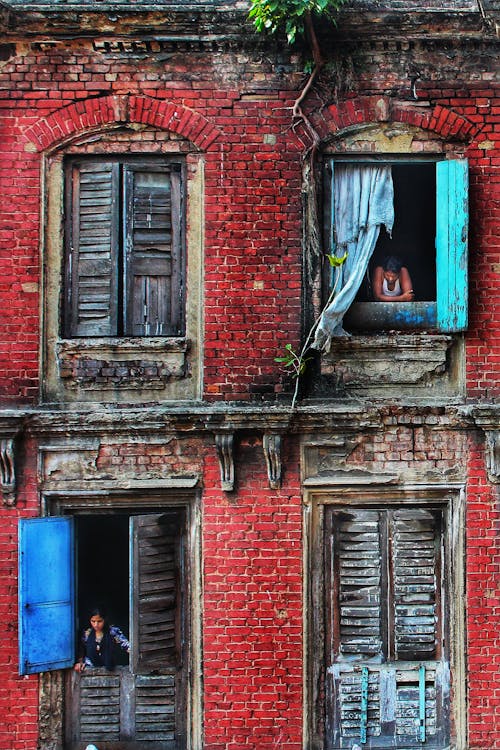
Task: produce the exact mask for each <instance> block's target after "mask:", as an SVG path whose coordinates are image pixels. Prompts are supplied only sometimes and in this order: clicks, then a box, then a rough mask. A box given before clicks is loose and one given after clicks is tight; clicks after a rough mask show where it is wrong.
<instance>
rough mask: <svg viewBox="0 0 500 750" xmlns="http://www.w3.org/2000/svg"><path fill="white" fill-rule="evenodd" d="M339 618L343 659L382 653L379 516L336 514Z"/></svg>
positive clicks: (337, 637) (338, 639) (337, 633)
mask: <svg viewBox="0 0 500 750" xmlns="http://www.w3.org/2000/svg"><path fill="white" fill-rule="evenodd" d="M333 523H334V547H335V549H336V554H335V573H334V588H335V599H336V601H337V607H338V610H337V615H336V617H334V623H335V625H334V628H335V632H334V640H335V651H336V653H337V654H338V656H339V657H345V658H349V657H352V656H354V655H358V656H361V655H364V656H367V657H369V656H375V655H376V654H379V653H381V650H382V632H381V626H382V621H381V584H382V565H381V551H380V524H379V514H378V513H377V512H376V511H356V512H345V513H342V512H338V513H334V514H333Z"/></svg>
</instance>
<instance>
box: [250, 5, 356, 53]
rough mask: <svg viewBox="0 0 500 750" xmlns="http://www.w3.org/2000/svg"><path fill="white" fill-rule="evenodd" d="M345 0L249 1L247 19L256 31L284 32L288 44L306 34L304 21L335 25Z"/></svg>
mask: <svg viewBox="0 0 500 750" xmlns="http://www.w3.org/2000/svg"><path fill="white" fill-rule="evenodd" d="M344 2H345V0H251V8H250V12H249V14H248V16H249V18H251V19H252V22H253V24H254V26H255V28H256V29H257V31H267V32H269V33H270V34H275V33H277V32H281V31H284V32H285V34H286V38H287V40H288V43H289V44H293V43H294V42H295V40H296V38H297V37H300V36H304V35H305V33H306V23H307V22H306V19H307V18H308V17H309V18H311V17H313V18H314V17H315V16H316V17H319V16H321V17H323V18H327V19H328V20H330V21H331V22H332V23H335V15H336V13H337V11H338V10H339V8H340V6H341V5H342V4H343V3H344Z"/></svg>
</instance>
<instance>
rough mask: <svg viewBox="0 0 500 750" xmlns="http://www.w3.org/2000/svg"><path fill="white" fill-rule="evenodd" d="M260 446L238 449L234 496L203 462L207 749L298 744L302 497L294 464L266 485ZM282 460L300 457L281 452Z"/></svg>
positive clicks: (295, 747)
mask: <svg viewBox="0 0 500 750" xmlns="http://www.w3.org/2000/svg"><path fill="white" fill-rule="evenodd" d="M262 458H263V456H262V444H261V442H260V441H259V440H252V439H246V440H244V442H243V443H242V444H241V446H240V447H239V450H238V476H237V483H238V487H239V488H240V489H239V491H238V493H237V495H236V496H232V495H224V494H223V493H221V492H220V490H218V489H217V488H218V486H219V484H220V482H219V467H218V465H216V462H215V461H210V460H209V461H207V467H206V473H205V483H206V486H207V491H206V493H205V495H204V515H203V539H204V541H203V554H204V618H203V629H204V644H203V658H204V668H203V672H204V708H205V747H206V748H207V749H208V748H209V749H210V750H240V748H241V750H242V749H243V748H248V747H253V748H255V749H256V750H257V749H259V750H264V748H288V749H289V750H299V749H300V748H301V747H302V742H301V738H302V718H301V717H302V657H303V654H302V596H301V595H302V534H301V513H302V505H301V500H300V491H299V485H298V477H297V475H296V473H295V472H294V471H293V468H292V470H291V471H290V473H289V475H288V476H287V477H285V482H284V485H283V487H282V489H281V490H280V491H278V492H276V491H274V490H269V489H266V487H267V485H268V483H267V476H266V474H265V471H263V460H262ZM284 461H285V463H286V465H288V466H290V467H294V466H296V465H297V462H298V456H297V455H296V453H295V452H292V451H290V449H288V450H286V451H285V455H284Z"/></svg>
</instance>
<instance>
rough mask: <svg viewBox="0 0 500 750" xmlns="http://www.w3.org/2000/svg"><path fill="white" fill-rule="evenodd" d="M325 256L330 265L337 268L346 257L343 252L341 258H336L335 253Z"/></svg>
mask: <svg viewBox="0 0 500 750" xmlns="http://www.w3.org/2000/svg"><path fill="white" fill-rule="evenodd" d="M326 257H327V258H328V261H329V263H330V265H331V266H333V267H334V268H338V267H339V266H341V265H342V264H343V263H345V261H346V259H347V253H345V254H344V255H343V256H342V257H341V258H338V257H337V256H336V255H327V256H326Z"/></svg>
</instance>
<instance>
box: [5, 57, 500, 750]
mask: <svg viewBox="0 0 500 750" xmlns="http://www.w3.org/2000/svg"><path fill="white" fill-rule="evenodd" d="M234 66H235V61H234V57H233V55H229V54H228V55H222V56H221V57H220V58H216V57H213V58H212V57H211V56H210V55H209V54H208V53H207V54H203V55H199V56H196V55H193V56H192V57H190V58H189V60H187V58H186V56H185V55H177V56H176V57H174V58H172V59H170V60H169V61H168V63H162V64H161V65H160V64H159V63H157V62H155V61H152V62H147V61H140V63H139V62H138V61H137V60H136V59H134V60H131V59H127V58H126V57H121V58H112V57H110V56H101V55H98V54H96V53H94V52H92V51H91V50H90V48H89V46H88V45H84V46H81V48H79V47H78V46H77V45H76V44H75V45H73V46H71V45H68V48H67V49H66V48H61V50H59V47H58V48H57V49H56V51H54V52H50V53H41V52H39V53H37V52H32V51H28V52H27V53H26V54H25V55H23V54H19V56H18V57H15V58H12V59H11V60H8V61H6V62H4V63H2V66H1V68H0V128H1V139H0V194H1V195H2V207H1V210H0V302H1V304H0V403H2V404H4V405H21V404H33V403H36V401H37V394H38V376H39V370H38V367H39V363H38V344H39V329H40V324H39V302H40V300H39V291H40V288H41V274H40V263H39V252H40V218H39V217H40V203H41V190H42V188H41V182H40V178H41V172H40V165H41V153H42V152H43V151H44V149H47V148H49V147H50V148H51V147H53V146H55V145H57V144H60V143H61V142H62V141H63V140H64V139H65V137H67V136H69V135H70V134H76V133H77V132H81V128H82V127H83V126H88V127H94V126H98V125H102V126H103V127H108V125H109V123H111V122H114V121H117V120H118V121H120V120H122V119H123V118H124V117H128V118H129V119H131V118H132V117H133V120H132V121H133V122H134V123H135V124H140V123H147V124H149V125H152V124H154V123H156V124H158V123H160V126H165V127H167V126H168V127H170V128H172V129H174V130H175V132H176V133H180V134H182V135H183V136H185V137H189V136H191V137H192V138H193V140H194V142H195V143H196V142H197V143H198V144H199V147H200V148H201V149H203V150H205V149H206V154H207V155H206V173H205V177H206V179H205V188H206V194H205V219H206V233H205V301H204V309H205V315H204V323H205V343H204V359H205V367H204V376H205V391H206V394H205V395H206V397H207V399H210V400H220V399H225V400H227V401H231V400H235V399H238V400H245V399H250V398H252V397H253V396H256V395H259V394H264V395H265V394H271V395H272V394H273V393H274V391H275V389H278V390H279V387H280V382H281V378H282V376H281V373H280V372H279V369H278V368H277V366H276V363H275V362H274V357H275V356H276V355H277V354H278V353H279V351H280V350H281V349H282V347H283V346H284V344H285V343H287V342H291V343H292V344H293V345H294V346H297V344H298V341H299V335H300V325H301V321H300V310H301V229H302V217H301V162H300V142H299V140H298V139H297V138H296V137H295V135H294V133H293V131H292V129H291V128H290V123H291V120H290V112H291V105H292V103H293V93H292V92H291V91H290V88H291V86H292V84H295V83H296V81H295V79H294V78H293V77H291V76H290V77H289V78H288V77H287V76H286V75H285V77H284V78H280V77H279V76H278V75H274V74H272V73H271V70H270V69H269V66H268V64H267V63H262V62H259V64H257V63H256V62H255V61H251V60H250V61H249V62H248V64H247V66H246V67H245V65H244V64H241V68H240V69H239V70H236V69H235V67H234ZM265 75H267V76H268V80H267V81H265V85H264V83H263V81H264V76H265ZM384 76H385V78H383V79H382V78H380V80H378V79H372V80H370V81H368V80H365V81H364V82H363V86H364V87H365V88H366V92H365V90H364V89H362V90H361V91H360V92H359V93H360V96H361V98H362V99H363V101H365V103H366V106H364V105H363V106H362V107H361V106H359V107H356V106H355V103H354V102H353V101H350V102H349V104H344V103H340V104H339V107H338V108H337V110H335V111H334V110H332V111H329V112H328V113H327V112H326V111H323V110H322V111H321V116H322V117H323V121H324V122H325V123H327V124H326V125H324V127H325V129H328V127H330V124H328V123H333V125H332V128H333V129H337V128H338V127H344V126H349V125H351V124H353V123H354V122H366V121H370V119H371V118H373V116H374V112H375V109H374V107H375V104H374V102H375V100H376V101H378V100H379V99H380V97H381V96H382V95H386V93H387V90H390V91H391V106H392V112H393V117H394V119H396V120H397V121H400V122H401V121H408V122H411V123H412V124H414V125H418V126H421V127H424V128H427V129H429V130H437V132H438V133H440V134H441V135H443V136H446V135H448V134H450V133H451V134H453V136H454V137H460V138H461V139H462V140H461V143H464V139H468V138H470V137H471V136H472V135H473V136H474V141H473V142H472V144H471V145H470V147H468V148H467V155H468V156H469V159H470V167H471V217H472V221H471V259H472V262H471V268H470V271H471V284H470V288H471V297H470V320H471V326H470V332H469V334H468V336H467V384H468V395H469V397H470V398H471V399H476V398H481V399H483V398H487V399H491V398H493V397H494V396H495V395H498V382H499V378H498V362H499V356H500V350H499V347H500V344H499V337H498V327H499V324H500V321H499V317H498V316H499V315H500V312H499V310H500V305H499V304H498V303H499V299H498V296H499V288H500V287H499V284H498V271H499V265H500V257H499V256H500V252H499V242H500V240H499V236H498V234H499V233H498V218H499V215H498V210H499V208H498V207H499V193H500V187H499V182H498V138H499V136H498V111H499V109H498V94H497V95H496V98H495V96H494V91H493V89H492V88H491V87H490V84H489V83H487V82H486V83H482V82H481V80H480V79H478V78H476V79H475V82H474V85H467V84H466V83H464V82H460V84H459V85H457V86H451V85H450V84H449V83H443V84H438V83H436V82H435V81H434V82H432V85H429V86H427V87H425V86H422V85H421V86H419V88H418V92H419V94H418V95H419V98H420V101H419V102H417V103H415V102H414V101H413V100H412V99H411V98H410V94H409V92H408V91H407V90H406V89H405V87H404V86H400V85H399V79H398V78H397V77H394V76H392V77H391V75H390V71H386V72H385V73H384ZM226 80H227V81H228V83H227V84H226V83H224V81H226ZM406 85H407V84H406V83H405V86H406ZM280 87H281V88H280ZM255 92H257V93H255ZM364 93H366V94H369V95H370V96H371V97H375V99H374V100H372V101H371V104H368V103H367V100H365V99H364V98H363V96H362V95H363V94H364ZM133 94H137V95H140V97H146V98H148V99H147V101H148V102H149V104H150V105H151V106H150V107H149V108H145V107H144V106H143V105H144V101H145V100H144V99H142V98H141V100H140V101H139V100H134V99H133V97H131V96H130V95H133ZM111 96H112V97H114V98H112V99H108V98H107V97H111ZM127 97H130V98H127ZM157 102H158V103H159V105H157ZM358 104H359V97H358ZM171 105H175V106H171ZM427 105H429V106H427ZM124 107H127V112H125V110H124V109H123V108H124ZM412 107H413V109H412ZM318 112H319V110H318ZM422 112H424V114H422ZM457 115H459V117H457ZM495 118H496V119H495ZM375 119H376V116H375ZM79 128H80V131H79ZM495 131H496V132H495ZM402 434H403V431H401V435H402ZM422 434H423V433H422V432H420V433H419V435H422ZM381 442H382V440H381V439H379V440H378V443H381ZM423 442H425V441H423ZM378 443H377V440H376V439H375V438H374V441H373V445H370V446H368V444H367V445H365V449H366V450H367V451H368V449H370V450H372V452H373V451H374V450H375V448H376V447H377V446H378ZM445 443H446V441H445V440H443V443H442V445H440V446H439V450H440V451H442V452H444V454H446V452H447V451H449V450H450V448H449V446H447V445H446V444H445ZM197 448H199V446H197V444H194V448H192V451H193V453H196V450H197ZM434 449H435V450H437V448H436V446H434ZM124 450H125V449H124ZM383 450H384V451H385V459H384V461H386V462H387V461H391V460H393V461H395V462H398V461H399V460H403V461H405V460H406V458H405V457H403V458H401V456H399V458H396V457H393V459H391V458H390V456H389V455H388V453H389V452H390V447H389V446H387V445H386V446H385V448H384V449H383ZM286 451H287V455H286V456H285V459H284V464H285V465H286V466H288V467H293V468H289V470H288V473H287V474H286V475H285V481H284V485H283V488H282V489H281V490H280V491H278V492H276V491H271V490H269V489H268V481H267V476H266V475H265V471H264V466H263V457H262V448H261V445H260V443H259V441H258V440H255V442H254V441H252V440H248V439H247V440H245V441H244V442H243V444H242V445H241V446H240V447H239V448H238V453H237V489H236V492H235V493H234V494H233V495H226V494H224V493H222V492H221V491H220V490H219V487H220V477H219V466H218V464H217V461H216V458H215V451H212V452H210V451H207V458H206V466H205V474H204V487H205V490H204V498H203V505H204V517H203V555H204V619H203V629H204V710H205V719H204V726H205V730H204V731H205V740H206V741H205V748H206V750H238V749H239V748H241V749H243V748H253V749H254V750H269V748H280V750H282V748H286V750H299V748H300V747H301V743H302V739H301V738H302V646H303V640H302V536H301V533H302V525H301V501H300V484H299V476H298V474H299V473H298V468H297V467H298V465H299V456H298V451H296V450H295V448H294V447H293V443H291V444H290V445H288V447H287V448H286ZM428 452H429V453H430V452H431V451H430V449H429V451H428ZM29 455H34V452H32V453H30V454H29ZM154 455H155V454H154V451H149V452H147V456H146V454H143V453H141V451H137V450H136V449H135V448H133V447H132V448H131V449H130V450H129V451H128V452H126V451H125V453H123V452H122V453H120V451H118V456H116V453H112V452H109V451H108V450H107V449H103V450H102V451H101V454H100V458H99V462H100V464H99V467H100V468H105V467H106V466H110V465H111V464H112V461H113V457H115V458H117V457H118V458H120V457H122V458H123V460H124V461H125V463H126V465H127V467H128V469H129V470H131V467H132V466H133V465H137V466H138V467H142V468H139V469H138V471H139V470H140V471H144V470H145V468H144V466H145V465H144V464H143V463H142V461H139V459H142V458H145V459H146V458H147V461H149V464H148V466H152V465H153V464H154V462H155V459H154ZM426 455H427V453H426ZM187 456H188V458H187V463H189V462H190V461H191V458H192V454H189V453H188V454H187ZM428 457H429V460H434V459H433V458H432V457H431V456H428ZM185 458H186V454H183V456H182V457H181V458H179V459H178V460H177V458H176V457H175V456H173V457H172V458H171V466H172V467H173V469H174V470H177V469H180V470H183V469H184V468H185V465H186V463H185ZM440 458H443V456H442V455H440ZM444 458H446V456H444ZM162 459H163V460H165V456H163V455H162ZM193 460H194V459H193ZM411 460H414V457H412V459H411ZM107 462H108V463H107ZM33 463H34V458H30V459H29V460H27V461H26V462H25V464H24V468H22V470H21V474H20V479H19V482H20V495H19V504H18V509H17V510H9V511H8V512H7V511H6V512H5V514H4V516H5V518H4V519H3V520H2V529H1V533H0V543H1V545H2V546H1V552H2V554H1V561H0V569H1V571H2V576H1V580H2V584H1V586H0V590H1V596H0V615H1V620H2V623H3V627H4V638H3V645H2V649H0V673H1V674H2V680H1V681H0V683H1V684H0V718H1V721H0V748H2V750H34V748H35V747H36V736H37V726H36V722H37V700H38V699H37V685H38V679H37V677H29V678H19V677H18V676H17V639H16V627H17V621H16V595H17V589H16V585H15V567H16V562H17V553H16V538H17V537H16V534H17V531H16V525H17V518H18V516H19V515H24V514H26V515H37V514H38V513H39V508H38V504H37V494H36V483H35V468H34V465H33ZM497 506H498V500H497V499H496V498H495V496H494V493H493V491H492V489H491V487H490V486H489V485H488V483H487V481H486V478H485V476H484V457H483V455H482V453H481V451H480V450H479V448H478V449H475V450H474V452H473V453H472V456H471V460H470V480H469V513H468V558H467V573H468V579H467V587H468V603H469V620H468V627H469V632H468V639H469V641H468V642H469V646H468V648H469V659H468V662H469V686H470V687H469V696H470V709H469V710H470V747H471V748H477V749H479V748H484V749H485V750H495V748H497V749H498V748H500V735H499V732H498V729H497V728H496V727H497V725H498V720H497V718H496V717H497V714H498V703H499V698H500V693H499V689H498V688H497V687H496V686H495V685H496V684H498V681H499V672H500V644H499V639H498V636H497V629H498V627H497V626H498V618H499V604H498V602H499V591H498V579H499V573H500V571H499V570H498V564H499V562H498V561H499V556H498V542H497V541H496V540H497V539H498V522H499V517H498V507H497ZM492 686H493V687H492Z"/></svg>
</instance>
